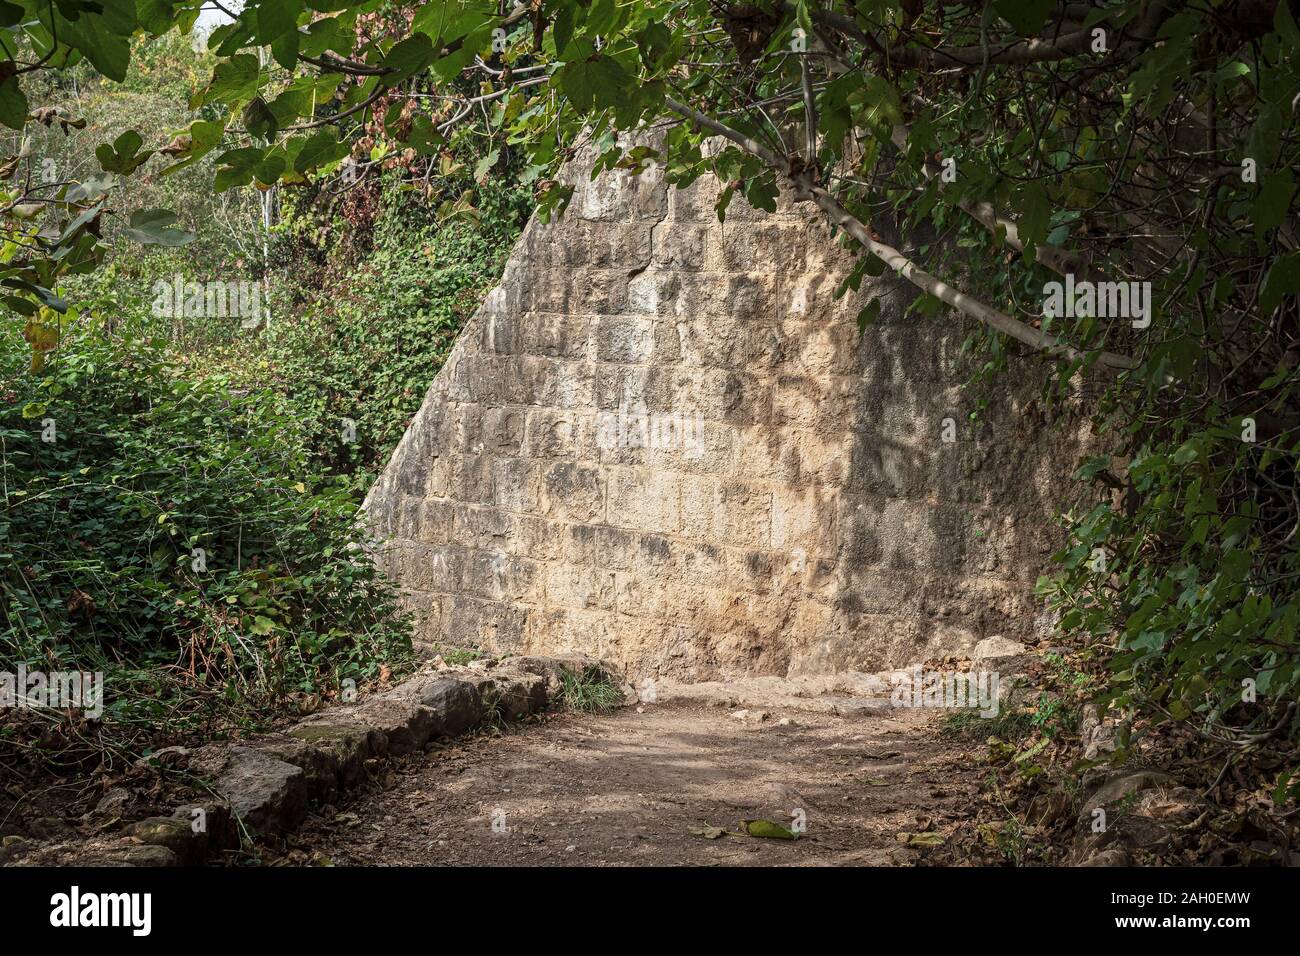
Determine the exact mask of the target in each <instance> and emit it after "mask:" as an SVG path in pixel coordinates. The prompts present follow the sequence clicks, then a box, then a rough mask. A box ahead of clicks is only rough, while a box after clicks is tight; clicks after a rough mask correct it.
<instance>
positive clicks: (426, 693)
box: [420, 677, 483, 737]
mask: <svg viewBox="0 0 1300 956" xmlns="http://www.w3.org/2000/svg"><path fill="white" fill-rule="evenodd" d="M420 703H421V704H423V705H424V706H425V707H427V708H429V710H430V711H431V712H432V713H433V726H434V727H435V728H436V729H435V731H434V732H435V733H437V734H440V735H442V736H444V737H454V736H456V735H457V734H460V733H463V732H464V731H466V730H468V729H469V728H470V727H473V726H474V725H475V724H477V723H478V722H479V718H480V717H482V716H483V701H482V699H481V698H480V697H479V692H478V688H477V687H475V686H474V685H473V684H471V683H469V682H468V681H463V680H458V679H457V678H454V677H444V678H442V679H440V680H435V681H432V682H430V683H429V684H427V685H425V686H424V687H423V688H422V689H421V691H420Z"/></svg>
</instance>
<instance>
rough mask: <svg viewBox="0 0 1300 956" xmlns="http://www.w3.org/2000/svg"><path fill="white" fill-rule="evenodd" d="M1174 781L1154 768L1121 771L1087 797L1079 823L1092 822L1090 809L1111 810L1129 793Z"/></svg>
mask: <svg viewBox="0 0 1300 956" xmlns="http://www.w3.org/2000/svg"><path fill="white" fill-rule="evenodd" d="M1175 783H1176V781H1175V780H1174V778H1173V777H1171V776H1169V774H1167V773H1160V772H1159V771H1156V770H1139V771H1137V772H1136V773H1121V774H1117V775H1115V776H1113V777H1111V778H1110V779H1109V780H1107V781H1106V782H1105V783H1103V784H1102V785H1101V786H1100V787H1098V788H1097V790H1096V791H1094V792H1093V794H1092V796H1091V797H1089V798H1088V799H1087V800H1086V801H1085V802H1084V804H1083V809H1082V810H1081V811H1080V812H1079V823H1080V825H1082V826H1088V825H1090V824H1091V823H1092V811H1093V810H1096V809H1097V808H1098V807H1104V808H1107V809H1108V812H1109V811H1110V810H1113V809H1114V808H1115V807H1116V806H1117V805H1118V804H1119V802H1120V801H1121V800H1124V799H1125V798H1126V797H1129V796H1130V795H1131V794H1135V793H1140V792H1141V791H1143V790H1148V789H1150V788H1151V787H1162V786H1170V785H1174V784H1175Z"/></svg>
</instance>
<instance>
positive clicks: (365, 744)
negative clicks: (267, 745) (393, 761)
mask: <svg viewBox="0 0 1300 956" xmlns="http://www.w3.org/2000/svg"><path fill="white" fill-rule="evenodd" d="M288 735H289V736H290V737H294V738H297V739H298V740H301V741H302V742H303V743H304V744H306V745H307V746H308V747H309V748H310V749H311V751H312V752H314V753H317V754H323V755H325V759H328V760H330V761H332V762H333V763H334V765H335V766H336V767H337V768H338V785H339V786H340V787H342V788H343V789H347V788H348V787H351V786H354V785H355V784H356V782H357V781H358V780H360V779H361V777H362V774H363V773H364V768H365V762H366V760H368V759H369V758H370V757H375V756H381V755H383V754H384V753H386V752H387V750H388V739H387V738H386V737H385V736H384V734H383V732H382V731H380V730H378V729H376V728H372V727H369V726H367V725H365V724H363V723H361V722H359V721H356V720H354V719H352V718H351V717H349V716H348V715H347V713H346V712H342V713H340V712H338V711H329V712H326V713H324V714H321V715H319V716H318V717H315V718H313V719H311V720H306V721H303V722H302V723H300V724H298V725H297V726H296V727H292V728H290V729H289V731H288Z"/></svg>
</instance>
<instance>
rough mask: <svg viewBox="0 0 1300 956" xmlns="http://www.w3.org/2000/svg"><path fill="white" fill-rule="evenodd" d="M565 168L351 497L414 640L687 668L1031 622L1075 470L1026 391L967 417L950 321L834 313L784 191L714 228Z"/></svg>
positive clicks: (826, 277) (820, 662)
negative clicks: (564, 196) (561, 200)
mask: <svg viewBox="0 0 1300 956" xmlns="http://www.w3.org/2000/svg"><path fill="white" fill-rule="evenodd" d="M590 161H591V158H590V157H587V158H586V162H585V164H584V162H582V161H575V162H574V163H573V164H571V168H570V169H568V171H567V175H568V180H569V181H570V182H573V183H574V184H575V186H576V192H575V195H574V198H573V202H572V204H571V205H570V207H569V210H568V212H567V213H566V215H565V216H564V217H563V218H562V219H560V220H559V221H557V222H555V223H553V224H550V225H545V224H542V223H540V222H537V221H533V222H532V223H530V224H529V226H528V227H527V229H526V230H525V232H524V235H523V236H522V238H521V239H520V241H519V244H518V246H517V247H516V248H515V250H514V253H513V255H512V256H511V258H510V261H509V264H508V265H507V267H506V270H505V274H504V276H503V278H502V281H501V284H500V286H499V287H498V288H497V289H495V290H494V291H493V292H492V293H491V295H489V296H488V298H487V300H486V301H485V302H484V303H483V306H482V307H481V309H480V310H479V312H478V313H477V315H475V317H474V318H473V320H472V321H471V322H470V323H469V324H468V326H467V327H466V329H465V331H464V332H463V334H462V336H461V339H460V341H459V342H458V344H457V345H456V347H455V349H454V351H453V352H452V354H451V356H450V358H449V359H448V361H447V363H446V366H445V367H444V368H443V369H442V371H441V372H440V373H439V375H438V376H437V379H436V380H435V382H434V384H433V386H432V387H431V388H430V390H429V392H428V395H427V396H426V398H425V400H424V404H423V407H422V408H421V410H420V412H419V414H418V415H417V416H416V418H415V420H414V421H413V423H412V424H411V426H410V427H409V428H408V430H407V432H406V435H405V437H404V438H403V440H402V442H401V444H400V445H399V447H398V448H397V450H396V452H395V453H394V455H393V458H392V460H391V462H390V463H389V465H388V467H387V469H386V470H385V472H384V473H383V475H382V477H381V478H380V479H379V481H378V483H377V484H376V486H375V488H374V489H373V491H372V492H371V494H370V497H369V498H368V500H367V505H366V506H367V509H368V511H369V514H370V517H371V521H372V526H373V528H374V531H375V532H376V535H377V537H378V538H379V540H380V542H381V545H380V547H379V553H380V557H381V561H382V564H383V567H384V568H385V570H386V572H387V573H388V574H389V575H390V576H392V577H393V578H394V579H395V580H397V581H398V582H399V583H400V584H401V585H402V587H403V589H404V591H405V595H406V600H407V601H408V603H409V606H410V607H411V608H412V609H414V611H415V612H416V615H417V618H418V620H419V622H420V624H419V628H420V630H419V635H418V638H419V639H420V640H422V641H427V642H430V643H437V644H441V645H444V646H445V645H455V646H482V647H485V648H487V649H489V650H492V651H495V652H498V653H501V652H512V651H513V652H520V653H563V652H584V653H588V654H592V655H596V656H599V657H601V658H603V659H605V660H607V661H610V662H611V663H613V664H615V665H617V666H620V667H622V668H624V669H626V670H627V671H628V672H629V674H631V675H638V676H649V675H664V676H672V677H677V678H681V679H686V680H701V679H709V678H716V677H725V676H736V675H742V674H745V675H751V674H780V675H784V674H796V673H808V672H834V671H840V670H873V669H878V668H882V667H887V666H895V665H903V664H908V663H911V662H914V661H918V660H921V659H924V658H925V657H927V656H931V655H937V654H943V653H955V652H961V651H963V650H966V649H968V648H969V647H971V646H972V645H973V644H974V643H975V642H976V641H978V640H979V639H980V638H982V637H985V636H988V635H990V634H994V633H999V634H1006V635H1009V636H1017V637H1021V636H1025V635H1026V634H1027V633H1028V632H1030V631H1032V629H1033V627H1034V622H1035V618H1036V616H1038V614H1039V606H1038V603H1037V601H1036V600H1035V599H1034V598H1033V596H1032V588H1033V582H1034V579H1035V577H1036V576H1037V575H1038V574H1039V573H1040V572H1041V571H1042V570H1043V568H1044V565H1045V563H1046V561H1045V559H1046V556H1047V555H1048V554H1049V552H1050V551H1051V550H1052V549H1053V547H1055V546H1056V544H1057V537H1058V532H1057V531H1056V529H1055V526H1054V524H1053V523H1052V521H1051V515H1052V513H1053V510H1054V506H1055V505H1056V504H1059V499H1060V498H1061V494H1062V480H1063V478H1064V476H1066V475H1068V473H1069V472H1070V470H1071V469H1072V468H1073V466H1074V464H1075V461H1076V459H1077V457H1078V455H1077V451H1076V449H1074V448H1073V447H1071V445H1070V443H1069V442H1066V441H1064V440H1062V439H1061V438H1060V434H1061V432H1060V430H1059V429H1056V430H1053V429H1049V428H1047V427H1046V422H1045V418H1044V415H1043V413H1042V411H1041V409H1040V408H1039V405H1038V403H1037V401H1036V400H1035V398H1036V395H1037V389H1036V388H1034V387H1032V386H1031V385H1030V384H1029V383H1026V382H1021V383H1019V384H1018V385H1013V384H1008V382H1007V381H1006V380H1005V379H1004V380H1002V381H1000V382H999V383H998V385H997V387H996V390H994V391H993V392H992V394H991V395H990V396H989V399H990V401H989V405H988V407H987V409H985V410H984V411H983V412H982V413H981V416H980V417H979V418H978V419H977V420H974V421H972V420H971V418H970V414H971V412H972V411H973V410H975V408H976V401H977V399H976V397H975V396H973V395H971V394H968V392H967V391H966V390H964V389H963V388H962V387H961V385H960V383H961V382H962V381H964V379H965V377H966V376H965V369H964V368H963V366H962V363H961V361H960V357H959V351H960V346H961V343H962V341H963V339H964V337H965V335H966V334H967V332H968V329H966V328H965V327H963V323H962V322H961V321H960V320H959V319H958V318H957V317H956V316H954V315H952V314H945V315H943V316H940V317H938V318H935V319H923V318H920V317H918V316H917V315H916V314H915V313H913V314H905V313H904V310H905V306H906V304H907V303H908V302H910V301H911V300H912V298H913V297H914V296H913V293H912V291H911V290H910V287H906V288H905V287H902V284H901V282H900V280H898V279H896V278H894V277H892V276H887V277H884V278H881V279H876V280H871V279H867V280H865V281H864V286H863V290H862V293H861V295H850V296H848V297H847V298H845V299H843V300H839V301H837V300H836V299H835V297H834V293H835V290H836V288H837V286H838V285H839V283H840V281H841V280H842V278H843V276H844V275H845V274H846V272H847V268H848V264H849V259H848V257H847V256H846V255H845V254H844V253H843V252H842V251H841V250H840V249H839V247H838V246H837V244H836V243H835V241H834V240H833V239H832V238H831V237H830V236H829V234H828V232H827V230H826V228H825V227H824V226H823V225H821V223H820V222H819V221H818V220H817V219H816V218H815V217H814V216H813V215H812V214H811V213H809V212H807V207H791V206H788V205H786V206H782V207H781V208H779V209H778V211H777V213H776V214H773V215H768V214H765V213H761V212H756V211H754V210H753V209H750V208H748V207H746V206H745V205H744V203H743V202H742V201H741V200H740V199H739V198H737V199H735V200H733V202H732V203H731V206H730V208H729V210H728V214H727V219H726V222H725V224H720V223H719V222H718V221H717V217H716V215H715V213H714V202H715V199H716V196H717V190H718V186H717V184H716V183H715V182H712V181H705V180H701V181H700V182H698V183H696V184H695V185H694V186H692V187H691V188H689V189H687V190H669V189H667V188H666V187H665V186H664V184H663V183H662V182H661V180H660V178H659V177H658V176H657V175H656V174H655V173H653V172H651V173H647V174H645V175H642V176H640V177H637V176H632V175H631V174H629V173H625V172H617V173H608V174H602V175H601V176H600V177H599V178H597V179H596V180H595V181H592V180H591V179H590V177H589V175H588V172H587V170H588V169H589V168H590V167H589V165H587V164H589V163H590ZM584 166H585V168H584ZM862 296H876V297H879V298H880V299H881V305H882V308H881V313H880V318H879V320H878V321H877V322H876V324H874V325H872V326H869V327H868V328H867V330H866V332H865V334H863V335H860V334H859V330H858V327H857V322H856V316H857V313H858V309H859V307H860V305H861V301H862V299H861V297H862ZM1020 374H1023V373H1020ZM945 431H946V432H947V437H949V438H954V439H955V440H953V441H945V440H944V438H945Z"/></svg>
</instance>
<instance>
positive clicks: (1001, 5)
mask: <svg viewBox="0 0 1300 956" xmlns="http://www.w3.org/2000/svg"><path fill="white" fill-rule="evenodd" d="M1053 6H1055V0H993V9H994V10H996V11H997V12H998V15H999V16H1001V17H1002V18H1003V19H1005V20H1006V21H1007V22H1008V23H1010V24H1011V26H1012V28H1013V29H1014V30H1015V31H1016V32H1017V33H1019V34H1020V35H1021V36H1022V37H1031V36H1037V35H1038V31H1039V30H1041V29H1043V24H1044V23H1046V22H1047V15H1048V14H1049V13H1051V11H1052V7H1053Z"/></svg>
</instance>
